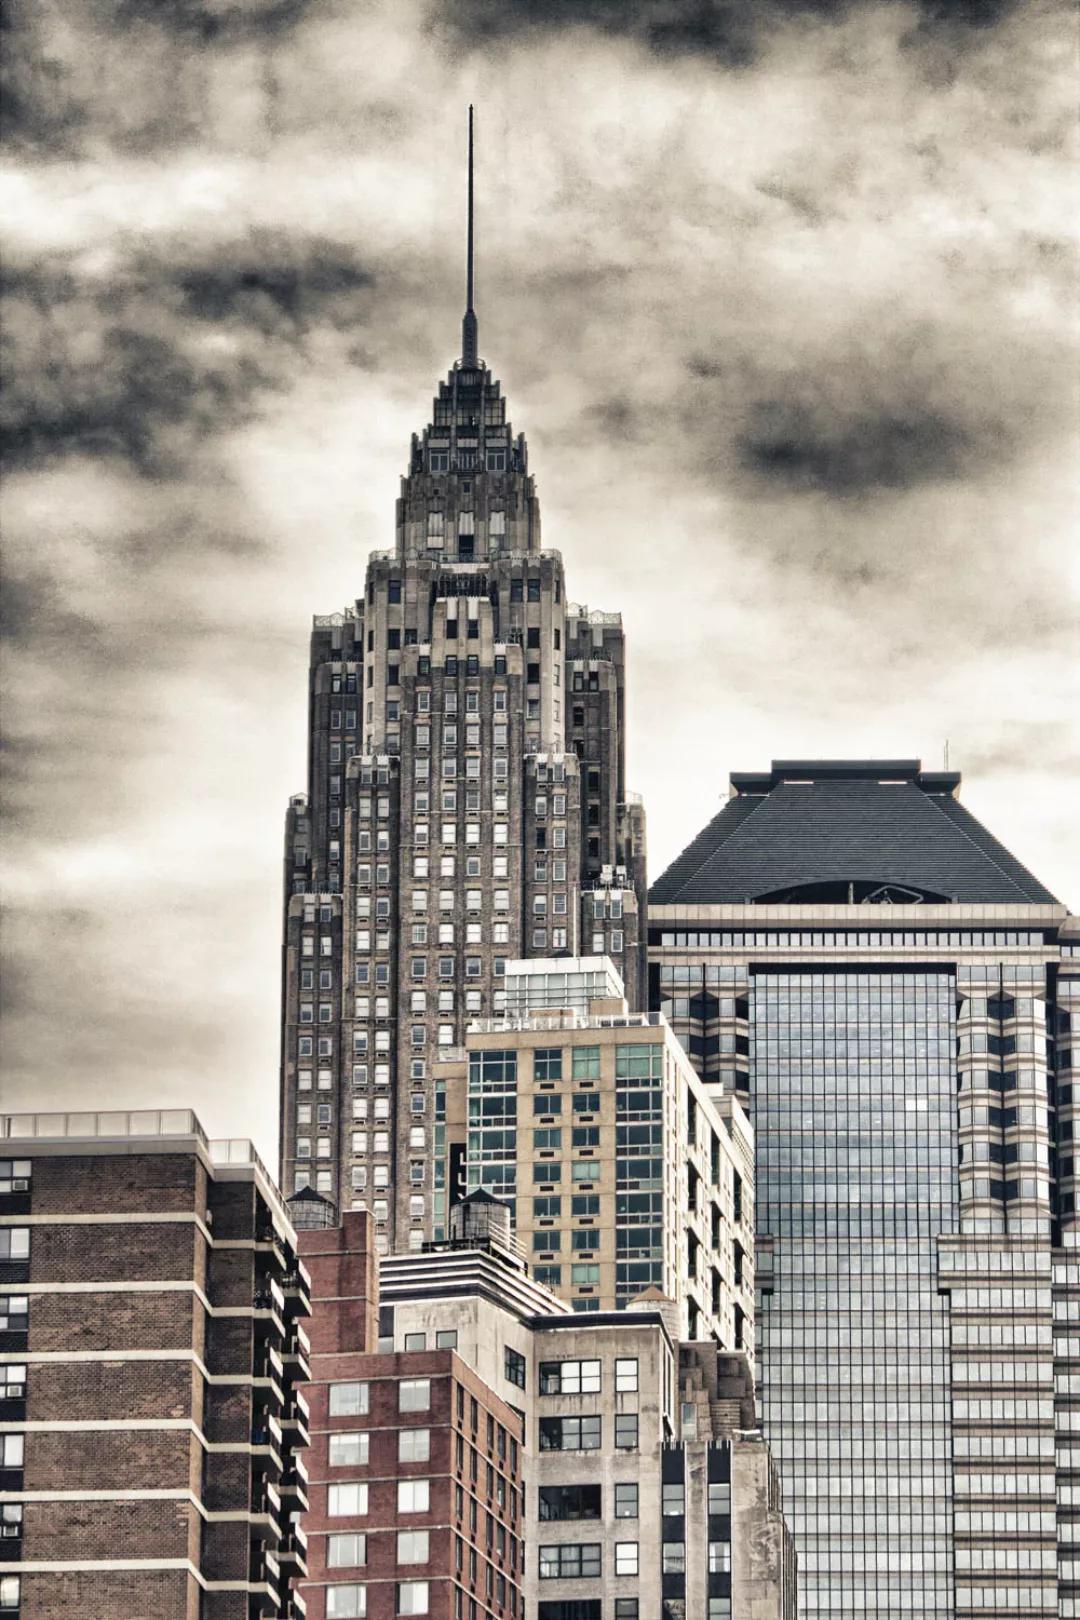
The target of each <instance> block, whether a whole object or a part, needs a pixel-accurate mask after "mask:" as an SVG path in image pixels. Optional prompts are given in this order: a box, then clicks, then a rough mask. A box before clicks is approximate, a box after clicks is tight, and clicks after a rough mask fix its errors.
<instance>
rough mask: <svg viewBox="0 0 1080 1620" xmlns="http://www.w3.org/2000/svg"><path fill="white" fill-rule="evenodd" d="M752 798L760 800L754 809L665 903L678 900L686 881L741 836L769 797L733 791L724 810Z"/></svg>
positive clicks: (749, 811)
mask: <svg viewBox="0 0 1080 1620" xmlns="http://www.w3.org/2000/svg"><path fill="white" fill-rule="evenodd" d="M752 798H756V799H757V801H758V802H757V804H755V805H754V807H753V809H751V810H748V811H747V812H746V814H745V815H744V816H743V818H742V820H741V821H740V822H739V824H738V826H737V827H732V829H731V831H730V832H729V833H728V835H727V837H726V838H725V839H723V841H722V842H721V843H719V844H717V845H716V847H715V848H714V849H711V850H710V851H709V853H708V855H706V857H705V859H704V860H703V861H702V863H701V865H700V866H699V867H698V868H697V871H696V872H692V873H690V875H689V877H687V878H686V880H685V881H684V882H683V883H680V885H679V888H678V891H677V892H676V894H675V895H673V896H672V899H671V900H670V901H666V902H664V903H665V904H668V905H670V904H672V903H673V902H674V901H676V900H677V899H678V896H679V894H680V893H681V892H682V890H683V889H684V888H685V887H686V883H688V882H690V880H691V879H692V878H695V877H697V876H698V874H699V873H701V872H704V871H705V869H706V867H707V866H708V865H709V862H710V861H712V860H713V859H714V858H715V856H717V855H718V854H719V853H720V851H721V850H722V849H726V848H727V847H728V845H729V844H730V843H732V841H733V840H734V839H736V838H737V837H738V836H739V834H740V833H741V832H742V830H743V828H744V827H746V826H749V824H750V822H751V821H753V819H754V817H755V816H756V815H757V813H758V811H759V810H760V809H761V807H762V805H763V804H765V803H766V801H767V800H768V798H769V795H768V794H767V793H762V794H760V795H758V794H753V793H746V794H743V793H733V794H732V796H731V797H730V798H729V799H728V801H727V804H725V805H724V810H726V809H727V808H728V805H730V804H734V803H735V801H736V799H752ZM724 810H721V811H720V814H721V815H723V813H724Z"/></svg>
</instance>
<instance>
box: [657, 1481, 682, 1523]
mask: <svg viewBox="0 0 1080 1620" xmlns="http://www.w3.org/2000/svg"><path fill="white" fill-rule="evenodd" d="M660 1511H661V1513H663V1514H664V1516H665V1517H666V1518H667V1517H670V1516H671V1515H673V1514H674V1515H679V1514H683V1513H685V1512H686V1488H685V1486H684V1485H683V1482H682V1480H681V1479H680V1480H677V1481H673V1482H669V1483H668V1484H666V1485H664V1486H663V1490H662V1498H661V1508H660Z"/></svg>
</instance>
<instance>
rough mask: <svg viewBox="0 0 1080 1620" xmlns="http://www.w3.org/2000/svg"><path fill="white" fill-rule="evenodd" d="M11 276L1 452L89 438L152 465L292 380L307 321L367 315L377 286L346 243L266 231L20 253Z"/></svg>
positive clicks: (145, 468) (24, 455)
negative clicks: (50, 254)
mask: <svg viewBox="0 0 1080 1620" xmlns="http://www.w3.org/2000/svg"><path fill="white" fill-rule="evenodd" d="M5 281H6V287H5V293H4V306H3V340H4V350H5V366H4V370H5V374H6V388H5V396H4V399H3V402H2V403H0V435H2V444H3V449H4V454H5V458H6V460H7V463H8V465H9V466H13V465H14V466H18V465H26V464H32V463H34V462H37V461H40V460H42V459H45V458H48V457H50V456H54V455H56V454H71V453H92V454H99V455H106V456H115V457H119V458H121V459H122V460H124V461H126V462H128V463H129V464H130V465H131V466H132V467H134V468H136V469H137V470H138V471H139V472H140V473H142V474H144V475H146V476H152V477H160V476H168V475H171V474H173V473H175V471H176V470H177V469H178V468H179V467H181V466H183V465H185V464H186V463H187V462H189V461H190V459H191V457H192V456H193V455H194V454H195V453H196V452H197V451H198V448H199V446H200V445H202V444H204V443H205V442H206V441H207V440H208V439H209V438H211V437H212V436H213V435H215V434H217V433H219V432H221V431H223V430H227V429H229V428H232V427H236V426H238V425H241V424H242V423H243V422H245V421H246V420H247V419H248V418H249V416H250V414H251V412H252V410H253V408H254V406H255V404H256V402H257V400H258V397H259V395H260V393H261V392H263V391H265V390H274V389H278V388H282V387H285V386H287V385H288V383H289V381H290V379H291V376H292V374H293V372H294V371H295V368H296V366H297V364H298V363H300V362H301V361H302V358H303V354H304V348H305V344H306V341H307V339H308V337H309V336H310V335H311V334H312V333H313V331H315V330H316V329H323V328H329V329H332V330H341V329H344V328H346V327H349V328H351V327H354V326H355V327H358V328H362V327H363V324H364V321H365V317H366V315H367V313H368V310H369V307H370V301H371V297H372V294H373V289H374V285H375V283H374V277H373V275H372V273H371V272H370V271H369V270H368V269H367V268H366V267H365V266H363V265H361V264H360V263H359V262H358V260H357V258H356V257H355V255H354V253H353V252H352V250H351V249H349V248H348V247H344V246H341V245H339V244H336V243H328V242H325V241H318V240H312V239H307V238H304V239H291V238H287V237H282V236H277V235H274V236H268V235H259V234H256V235H253V236H250V237H245V238H243V239H242V240H239V241H235V242H226V243H224V244H214V245H213V246H211V247H208V248H207V249H206V250H205V251H204V252H202V253H199V252H198V251H197V250H195V251H193V250H192V249H191V248H190V247H189V246H186V245H185V244H183V243H173V244H159V245H158V246H157V247H156V248H155V249H154V251H153V252H152V253H151V252H150V251H148V250H145V249H144V250H142V251H136V252H134V253H132V254H129V255H127V256H125V257H124V258H123V259H122V260H121V261H120V262H119V263H117V264H112V265H110V266H109V268H108V270H107V271H94V270H92V269H88V268H86V266H85V264H84V263H83V262H82V261H80V260H79V259H78V258H76V257H74V256H73V257H72V258H71V259H70V260H69V262H68V263H67V264H66V265H64V264H63V263H57V262H56V261H55V260H50V261H49V262H47V263H42V262H34V263H28V264H23V265H18V264H15V265H13V266H12V267H11V268H10V269H9V271H8V273H7V275H6V277H5Z"/></svg>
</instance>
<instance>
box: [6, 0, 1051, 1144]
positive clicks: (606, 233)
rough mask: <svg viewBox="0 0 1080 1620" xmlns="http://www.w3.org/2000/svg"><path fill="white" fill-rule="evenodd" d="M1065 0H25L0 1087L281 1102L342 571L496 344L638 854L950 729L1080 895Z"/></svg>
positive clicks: (1029, 855)
mask: <svg viewBox="0 0 1080 1620" xmlns="http://www.w3.org/2000/svg"><path fill="white" fill-rule="evenodd" d="M1071 9H1072V8H1071V6H1066V5H1064V4H1062V5H1057V4H1052V3H1047V4H1042V3H1039V0H1033V3H1030V4H1010V3H1008V0H922V3H907V4H902V3H897V0H867V3H858V0H850V3H845V0H816V3H808V4H802V3H799V0H752V3H748V0H715V3H710V0H548V3H546V4H545V3H542V0H531V3H526V0H453V3H452V0H441V3H440V0H427V3H424V0H383V3H381V4H380V3H379V0H366V3H365V0H306V3H305V0H154V3H153V4H151V3H150V0H141V3H140V0H127V3H125V0H95V3H93V4H87V5H76V6H72V5H70V4H68V3H66V0H21V3H20V0H15V4H13V6H12V7H11V11H12V17H13V20H12V22H11V24H10V36H9V42H8V45H7V50H6V55H7V59H8V63H9V73H10V75H11V85H10V88H9V91H8V152H7V167H6V170H5V172H4V179H3V186H4V205H5V214H6V217H7V220H8V227H7V280H8V294H7V297H8V305H7V311H6V315H5V319H4V336H5V339H6V341H7V344H8V346H9V356H8V359H7V362H6V372H7V376H6V384H7V399H6V404H5V407H4V409H5V433H6V439H7V444H8V458H9V459H8V473H7V478H6V486H5V500H6V512H5V523H4V532H5V539H6V545H5V551H6V569H7V574H8V578H7V584H6V590H5V592H4V598H3V611H4V624H5V634H6V638H7V641H6V658H5V674H6V685H7V702H6V711H5V712H6V730H7V736H8V748H9V753H8V766H7V790H8V816H9V819H8V831H7V845H6V847H7V858H8V873H7V893H8V901H9V907H10V910H9V917H8V923H7V928H6V931H5V940H6V946H7V952H8V969H7V977H6V989H7V1003H8V1005H7V1024H6V1034H5V1039H4V1056H5V1061H6V1079H5V1081H4V1082H3V1084H4V1098H5V1102H6V1103H7V1104H8V1105H9V1106H15V1105H18V1106H30V1105H32V1106H36V1107H39V1108H51V1107H57V1106H68V1107H70V1106H87V1105H88V1104H89V1103H91V1102H93V1103H95V1104H96V1105H97V1106H99V1107H108V1106H115V1107H133V1106H143V1107H146V1106H179V1105H193V1106H195V1107H196V1108H197V1110H198V1111H199V1113H200V1115H201V1116H202V1118H203V1120H204V1123H205V1124H206V1126H207V1128H208V1129H209V1130H210V1131H211V1132H212V1134H215V1135H224V1134H245V1135H246V1134H251V1135H253V1136H254V1137H255V1139H256V1141H257V1143H258V1145H259V1147H260V1149H261V1150H262V1151H263V1153H264V1154H265V1155H266V1156H267V1157H269V1158H271V1160H272V1159H273V1156H274V1153H275V1139H276V1109H277V1044H278V994H279V990H278V965H279V936H280V914H281V864H280V863H281V851H282V817H283V812H284V807H285V803H286V800H287V798H288V795H289V794H290V793H292V792H295V791H298V790H301V789H302V788H303V786H304V747H305V744H304V725H305V708H306V660H307V644H308V631H309V626H310V616H311V614H312V613H315V612H328V611H334V610H337V609H340V608H341V607H342V606H344V605H345V603H347V602H349V601H351V600H352V599H353V598H354V597H355V596H357V595H358V594H359V593H360V592H361V590H362V587H363V579H364V566H365V557H366V554H367V552H368V551H369V550H371V549H373V548H384V547H386V546H388V545H390V544H392V539H393V517H394V498H395V495H396V493H397V487H398V479H399V476H400V474H401V473H402V472H403V471H404V468H405V461H406V451H407V446H408V439H409V434H410V433H411V432H412V431H414V430H417V429H419V428H421V427H422V426H423V424H424V423H425V422H426V420H427V419H428V415H429V411H430V400H431V395H432V393H433V391H434V389H435V385H436V383H437V381H438V378H439V376H440V375H441V374H442V373H443V372H444V371H445V369H446V368H447V366H448V365H449V364H450V362H451V361H452V360H453V359H454V357H455V355H456V354H457V352H458V342H459V331H460V316H461V306H462V281H463V273H462V272H463V257H464V255H463V214H464V170H463V158H464V133H465V115H466V107H467V105H468V103H469V101H470V100H473V101H475V102H476V103H477V107H478V112H477V139H478V175H477V188H478V207H479V223H478V271H477V287H478V307H479V316H480V349H481V353H482V354H483V355H484V356H485V358H486V359H487V360H488V361H489V363H490V364H491V365H492V366H493V368H494V370H495V373H496V375H497V376H499V377H500V378H501V380H502V382H503V385H504V388H505V390H506V391H507V394H508V397H509V402H510V414H511V417H512V420H513V424H514V427H515V429H516V430H518V431H524V432H525V433H526V434H527V436H528V440H529V446H530V453H531V465H532V470H533V471H534V473H535V475H536V478H537V484H538V489H539V494H540V499H541V506H542V511H543V523H544V536H545V541H546V543H547V544H548V545H549V546H553V547H558V548H559V549H560V550H561V551H562V553H563V555H564V557H565V559H566V566H567V571H568V576H569V586H570V594H571V596H572V597H574V598H576V599H578V600H580V601H583V602H587V603H588V604H589V605H590V606H593V607H603V608H607V609H614V608H618V609H621V611H622V613H623V615H624V618H625V622H626V626H627V632H628V637H629V648H630V701H629V712H630V737H629V780H630V784H631V785H632V786H633V787H635V788H637V789H638V790H640V791H641V792H643V793H644V795H645V799H646V805H647V811H648V817H649V847H650V868H651V871H652V873H653V875H654V876H656V875H658V874H659V873H660V871H662V869H663V868H664V867H665V866H666V865H667V864H668V862H669V861H670V860H671V859H673V857H674V856H675V855H676V854H677V853H678V851H679V850H680V849H681V848H682V846H683V845H684V844H685V843H687V842H688V841H689V839H690V838H691V837H692V836H693V835H694V834H695V833H696V832H697V831H698V829H699V828H700V826H701V825H702V824H703V823H704V822H705V821H706V820H707V819H708V818H709V817H710V816H711V815H712V814H714V812H715V810H716V809H717V808H718V805H719V802H720V800H721V798H722V796H723V795H724V794H725V792H726V784H727V777H728V773H729V771H731V770H732V769H735V770H751V769H760V768H762V767H764V766H767V765H768V762H769V760H770V759H771V758H772V757H790V756H821V755H825V756H845V755H846V756H865V755H876V756H893V757H895V756H905V757H908V756H921V758H922V759H923V760H924V762H925V763H926V764H927V765H928V766H933V767H937V766H939V765H940V764H941V761H942V757H943V750H944V747H945V743H946V739H948V746H949V757H950V763H951V764H952V765H954V766H958V767H959V768H960V769H961V770H962V771H963V773H964V779H965V780H964V789H963V797H964V801H965V803H966V804H967V805H968V806H969V808H970V809H971V810H972V811H974V813H975V814H976V815H978V816H979V817H981V818H982V819H983V820H984V821H986V822H987V824H988V825H989V826H990V827H991V828H992V830H993V831H994V832H995V833H996V834H997V835H998V836H999V837H1001V838H1002V839H1003V841H1004V842H1005V843H1006V844H1008V845H1009V846H1010V847H1011V848H1012V849H1013V850H1014V852H1015V853H1016V854H1017V855H1018V856H1019V858H1020V859H1021V860H1023V861H1024V862H1025V863H1026V864H1027V865H1028V866H1030V867H1031V868H1032V869H1033V870H1034V871H1035V872H1036V873H1037V874H1038V876H1039V877H1040V878H1041V879H1042V880H1043V882H1045V883H1046V884H1047V885H1048V886H1049V887H1050V888H1051V889H1052V890H1054V892H1055V893H1057V894H1058V895H1060V896H1061V897H1062V898H1063V899H1064V900H1066V901H1068V902H1071V903H1072V905H1073V906H1074V907H1076V906H1077V905H1080V849H1078V840H1077V837H1076V830H1075V826H1076V823H1077V821H1078V819H1080V818H1078V813H1077V805H1078V803H1080V762H1078V754H1080V749H1078V746H1077V743H1078V735H1080V686H1078V681H1077V645H1078V641H1077V630H1078V614H1077V597H1078V588H1077V575H1078V555H1077V551H1078V548H1077V526H1076V516H1077V513H1076V483H1077V479H1076V474H1077V438H1076V423H1077V400H1076V394H1075V383H1074V378H1075V375H1076V370H1077V367H1076V359H1077V355H1076V346H1075V335H1074V328H1073V326H1072V312H1071V310H1070V303H1069V295H1070V285H1071V283H1072V281H1073V280H1074V276H1075V258H1074V251H1075V250H1074V241H1073V240H1072V238H1071V237H1070V231H1072V230H1073V229H1074V228H1075V222H1076V220H1077V218H1078V217H1080V211H1078V208H1077V202H1078V198H1077V189H1076V169H1075V167H1074V164H1075V155H1074V153H1072V152H1071V151H1070V150H1069V142H1070V141H1071V139H1072V131H1073V126H1074V123H1075V105H1076V90H1077V85H1076V80H1075V74H1074V70H1073V67H1072V48H1073V24H1072V17H1071Z"/></svg>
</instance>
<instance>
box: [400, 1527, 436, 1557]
mask: <svg viewBox="0 0 1080 1620" xmlns="http://www.w3.org/2000/svg"><path fill="white" fill-rule="evenodd" d="M429 1556H430V1554H429V1552H428V1533H427V1531H426V1530H399V1531H398V1538H397V1561H398V1563H399V1564H426V1563H427V1561H428V1558H429Z"/></svg>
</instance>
